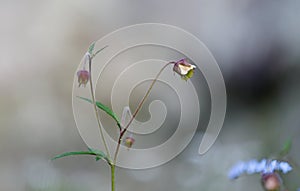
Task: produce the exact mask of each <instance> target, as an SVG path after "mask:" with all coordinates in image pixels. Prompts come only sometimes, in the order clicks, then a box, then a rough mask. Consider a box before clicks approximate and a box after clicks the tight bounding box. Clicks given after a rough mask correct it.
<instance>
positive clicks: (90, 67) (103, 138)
mask: <svg viewBox="0 0 300 191" xmlns="http://www.w3.org/2000/svg"><path fill="white" fill-rule="evenodd" d="M88 59H89V74H90V86H91V96H92V101H93V105H94V110H95V115H96V118H97V123H98V127H99V130H100V135H101V139H102V142H103V145H104V147H105V150H106V155H107V157H108V158H110V153H109V150H108V147H107V144H106V141H105V137H104V135H103V131H102V127H101V123H100V119H99V113H98V110H97V106H96V101H95V95H94V89H93V82H92V58H91V56H90V54H88Z"/></svg>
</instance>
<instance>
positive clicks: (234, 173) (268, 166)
mask: <svg viewBox="0 0 300 191" xmlns="http://www.w3.org/2000/svg"><path fill="white" fill-rule="evenodd" d="M291 170H292V167H291V165H290V164H289V163H288V162H285V161H278V160H272V161H270V160H267V159H262V160H261V161H260V162H258V161H257V160H250V161H248V162H239V163H237V164H236V165H234V166H233V167H232V168H231V169H230V171H229V173H228V177H229V178H230V179H236V178H238V177H239V176H241V175H242V174H244V173H246V174H254V173H262V174H267V173H273V172H274V171H282V172H283V173H284V174H286V173H288V172H289V171H291Z"/></svg>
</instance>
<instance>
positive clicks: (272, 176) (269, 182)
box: [261, 173, 281, 191]
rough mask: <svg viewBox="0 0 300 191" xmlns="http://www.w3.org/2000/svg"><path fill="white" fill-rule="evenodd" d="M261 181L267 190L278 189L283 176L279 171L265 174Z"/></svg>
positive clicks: (273, 190)
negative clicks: (280, 175)
mask: <svg viewBox="0 0 300 191" xmlns="http://www.w3.org/2000/svg"><path fill="white" fill-rule="evenodd" d="M261 182H262V185H263V187H264V188H265V190H266V191H277V190H279V189H280V185H281V178H280V177H279V175H278V174H277V173H267V174H263V175H262V177H261Z"/></svg>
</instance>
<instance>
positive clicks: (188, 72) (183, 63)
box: [52, 43, 196, 191]
mask: <svg viewBox="0 0 300 191" xmlns="http://www.w3.org/2000/svg"><path fill="white" fill-rule="evenodd" d="M107 47H108V46H105V47H103V48H101V49H100V50H97V51H96V52H94V48H95V43H92V44H91V46H90V47H89V50H88V52H87V53H86V54H85V56H84V59H83V68H82V69H81V70H79V71H78V72H77V77H78V86H79V87H80V86H82V87H83V88H85V87H86V85H87V84H88V83H89V84H90V86H89V88H90V92H91V93H90V94H91V98H85V97H79V96H78V99H82V100H84V101H86V102H88V103H90V104H92V105H93V108H94V113H95V116H96V120H97V124H98V128H99V131H100V138H101V141H102V144H103V145H104V148H105V151H100V150H97V149H94V148H88V150H86V151H73V152H66V153H63V154H60V155H57V156H55V157H54V158H52V160H55V159H58V158H63V157H66V156H74V155H91V156H94V157H95V159H96V160H97V161H98V160H103V161H105V162H106V163H107V164H108V165H109V167H110V170H111V191H115V189H116V188H115V169H116V163H117V159H118V153H119V149H120V146H121V144H122V143H123V144H124V145H125V146H127V147H128V149H130V148H131V146H132V145H133V144H134V143H135V139H134V137H133V136H132V135H129V136H127V137H125V139H124V136H125V135H126V132H127V131H128V128H129V127H130V125H131V123H132V122H133V120H134V119H135V117H136V116H137V114H138V112H139V111H140V110H141V108H142V106H143V104H144V103H145V101H146V99H147V98H148V96H149V94H150V92H151V90H152V88H153V86H154V85H155V83H156V82H157V80H158V79H159V77H160V75H161V73H162V72H163V71H164V70H165V69H166V68H167V67H168V66H173V71H174V72H175V73H177V74H179V75H180V76H181V78H182V79H183V80H188V79H189V78H191V77H192V76H193V73H194V69H195V68H196V66H195V65H192V64H190V63H189V62H188V61H187V59H185V58H184V59H181V60H179V61H171V62H167V63H165V64H164V65H163V66H162V68H161V69H160V70H159V71H158V73H157V75H156V76H155V78H154V79H153V80H152V83H151V84H150V86H149V88H148V90H147V91H146V93H145V95H144V96H143V98H142V99H141V100H140V102H139V104H138V106H137V108H136V109H135V110H134V112H133V113H132V115H131V116H130V119H129V121H128V123H127V124H125V118H126V113H127V111H126V109H127V110H129V107H126V108H125V112H123V115H122V119H121V120H120V119H119V117H118V116H117V115H116V114H115V113H114V112H113V111H112V110H111V109H110V108H109V107H108V106H106V105H104V104H102V103H100V102H99V101H97V100H96V98H95V95H94V89H93V83H92V66H93V58H95V56H96V55H98V53H100V52H101V51H102V50H104V49H105V48H107ZM87 67H88V70H87V69H86V68H87ZM99 109H100V110H103V111H105V113H106V114H108V115H109V116H110V117H112V118H113V119H114V120H115V122H116V126H117V128H118V129H119V131H118V133H119V134H118V140H117V142H118V143H117V146H116V148H115V151H114V155H112V156H111V154H110V152H109V149H108V146H107V142H106V140H105V136H104V134H103V127H102V126H101V123H100V117H99ZM129 112H130V111H129Z"/></svg>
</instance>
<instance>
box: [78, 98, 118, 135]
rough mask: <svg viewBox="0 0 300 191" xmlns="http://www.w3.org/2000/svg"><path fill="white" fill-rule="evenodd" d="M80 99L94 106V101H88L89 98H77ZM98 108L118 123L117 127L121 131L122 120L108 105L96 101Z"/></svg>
mask: <svg viewBox="0 0 300 191" xmlns="http://www.w3.org/2000/svg"><path fill="white" fill-rule="evenodd" d="M77 97H78V98H80V99H82V100H85V101H87V102H89V103H91V104H93V102H92V100H90V99H88V98H84V97H80V96H77ZM96 106H97V107H98V108H99V109H101V110H103V111H105V112H106V113H107V114H108V115H109V116H111V117H112V118H113V119H114V120H115V121H116V122H117V125H118V127H119V129H120V130H121V124H120V119H119V118H118V116H117V115H116V114H115V113H114V112H113V111H112V110H111V109H110V108H109V107H107V106H106V105H104V104H102V103H100V102H98V101H96Z"/></svg>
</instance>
